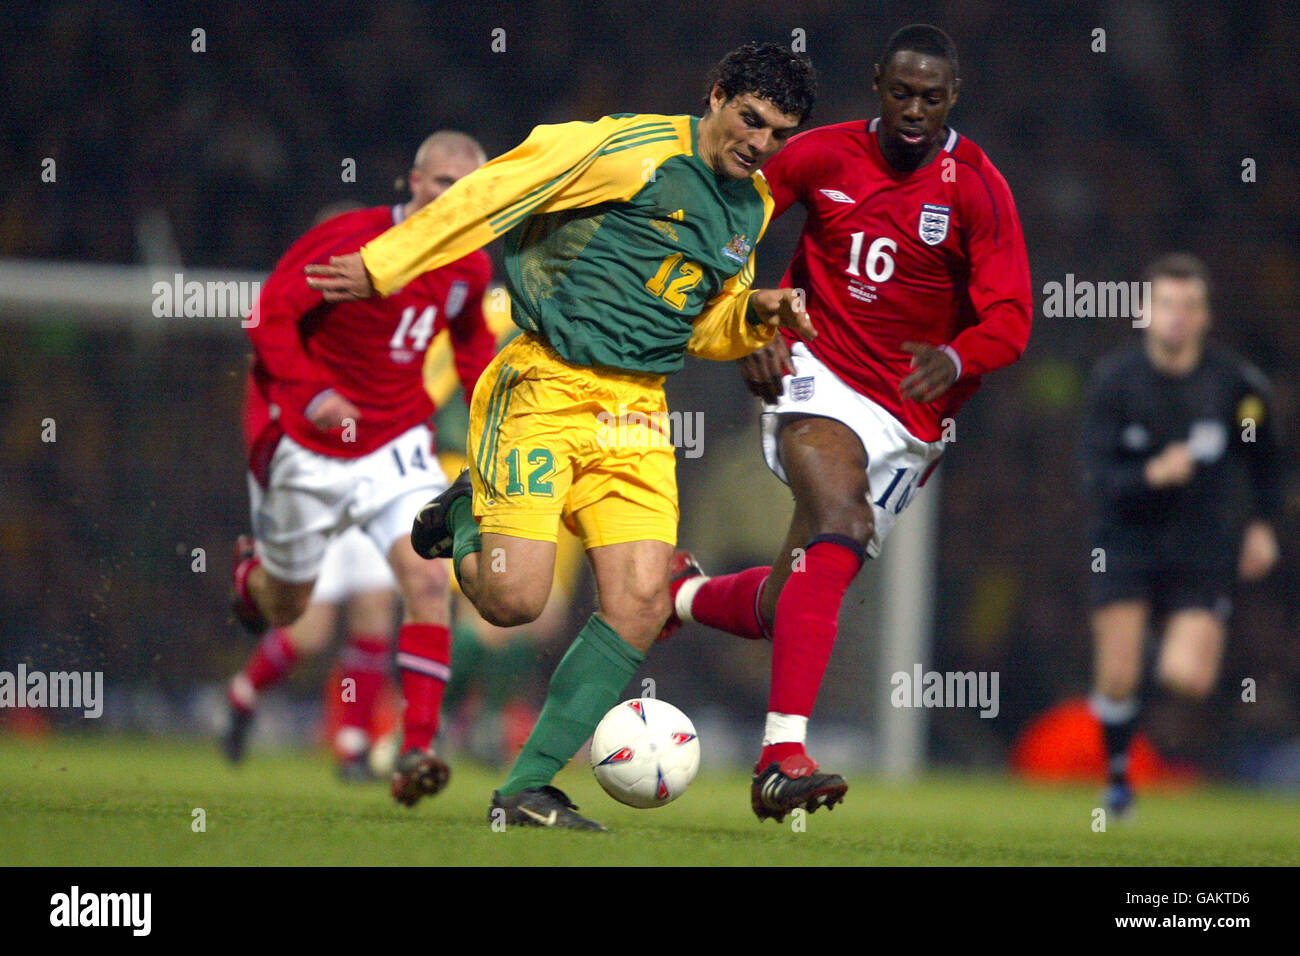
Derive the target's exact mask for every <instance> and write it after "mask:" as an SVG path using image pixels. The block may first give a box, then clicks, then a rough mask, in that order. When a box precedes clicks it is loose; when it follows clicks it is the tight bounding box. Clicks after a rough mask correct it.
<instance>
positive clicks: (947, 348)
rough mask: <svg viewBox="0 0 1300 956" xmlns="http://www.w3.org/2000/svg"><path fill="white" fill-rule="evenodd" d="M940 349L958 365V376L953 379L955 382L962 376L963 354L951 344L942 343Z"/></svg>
mask: <svg viewBox="0 0 1300 956" xmlns="http://www.w3.org/2000/svg"><path fill="white" fill-rule="evenodd" d="M939 351H940V352H943V353H944V354H945V355H947V356H948V358H950V359H952V364H953V365H955V366H957V377H956V378H954V379H953V381H954V382H955V381H957V379H958V378H961V356H960V355H958V354H957V350H956V349H955V348H953V347H952V346H951V345H940V346H939Z"/></svg>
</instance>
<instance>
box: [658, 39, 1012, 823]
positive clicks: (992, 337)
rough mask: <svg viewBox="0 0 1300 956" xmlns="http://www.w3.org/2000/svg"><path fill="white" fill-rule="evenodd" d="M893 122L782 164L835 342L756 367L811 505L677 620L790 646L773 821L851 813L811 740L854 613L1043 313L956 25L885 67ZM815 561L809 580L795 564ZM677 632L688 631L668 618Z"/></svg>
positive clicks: (766, 795)
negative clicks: (862, 582)
mask: <svg viewBox="0 0 1300 956" xmlns="http://www.w3.org/2000/svg"><path fill="white" fill-rule="evenodd" d="M874 87H875V91H876V93H877V95H878V96H879V98H880V116H879V117H877V118H875V119H872V120H870V121H869V122H867V121H861V120H858V121H854V122H851V123H842V124H839V125H835V126H826V127H822V128H819V129H814V130H809V131H808V132H805V133H803V134H801V135H798V136H795V137H794V138H792V139H791V141H790V143H789V144H788V145H787V146H786V148H785V149H784V150H783V151H782V152H781V153H779V154H777V156H776V157H775V158H774V159H773V160H772V161H771V162H769V163H768V164H767V166H765V167H764V169H763V175H764V176H765V177H766V178H767V180H768V182H769V183H770V184H771V187H772V195H773V198H774V199H775V202H776V209H775V213H774V215H778V216H779V215H780V214H781V213H782V212H784V211H785V210H786V209H788V208H789V207H790V206H791V205H793V204H794V203H801V204H802V205H803V206H804V207H805V208H806V209H807V211H808V218H807V221H806V224H805V225H804V229H803V234H802V235H801V236H800V238H799V243H798V248H797V250H796V252H795V255H794V260H793V261H792V262H791V264H790V268H789V270H788V271H787V272H786V275H785V278H784V279H783V280H782V283H781V284H782V285H783V286H790V287H794V288H799V289H803V290H805V292H806V295H807V310H808V315H809V317H810V318H811V319H812V322H813V325H814V326H815V327H816V328H817V329H818V331H819V332H820V334H819V336H818V337H817V339H816V340H815V341H812V342H808V343H804V342H801V341H799V340H797V339H795V338H793V337H790V336H786V337H785V338H782V337H780V336H778V338H777V340H776V341H775V342H773V343H772V345H770V346H768V347H766V348H764V349H762V350H760V351H759V352H756V353H754V355H752V356H750V357H748V358H745V359H742V360H741V365H742V370H743V374H744V377H745V380H746V383H747V384H748V386H749V388H750V390H751V391H753V392H754V393H755V394H757V395H758V396H759V397H761V398H763V399H764V401H765V402H767V403H768V404H767V407H766V410H765V412H764V415H763V437H764V453H765V457H766V459H767V462H768V465H769V466H770V467H771V468H772V470H773V471H774V472H775V473H776V474H777V476H778V477H780V478H781V479H783V480H784V481H786V482H787V483H788V484H789V485H790V488H791V491H792V492H793V494H794V499H795V512H794V518H793V520H792V522H791V525H790V530H789V533H788V534H787V536H786V540H785V543H784V545H783V546H782V549H781V552H780V555H779V556H778V558H777V560H776V561H775V562H774V563H773V565H772V567H770V568H767V567H762V568H751V569H749V570H748V571H743V572H741V573H739V574H733V575H728V576H725V577H715V578H707V577H705V576H704V575H703V574H701V573H699V567H698V565H696V564H695V563H694V561H693V559H692V558H691V557H690V556H689V555H688V554H686V553H685V552H678V553H677V554H676V555H675V556H674V562H675V567H674V570H675V571H676V574H675V577H674V582H673V588H674V603H675V608H674V609H675V612H676V615H677V618H678V619H680V620H685V621H698V622H700V623H703V624H709V625H711V626H713V627H716V628H720V629H721V630H724V631H729V632H731V633H734V634H739V635H741V636H743V637H748V638H760V637H770V638H771V640H772V645H773V646H772V684H771V693H770V697H769V702H768V715H767V723H766V729H765V732H764V738H763V749H762V753H761V754H760V756H759V759H758V764H757V766H756V767H755V774H754V779H753V784H752V788H751V798H752V804H753V808H754V812H755V813H756V814H757V815H758V817H759V819H760V820H761V819H764V818H765V817H769V816H771V817H775V818H777V819H778V820H779V819H781V818H782V817H783V816H784V814H785V813H787V812H789V811H790V810H793V809H795V808H796V807H803V808H806V809H808V810H814V809H816V808H817V807H819V806H823V805H833V804H834V803H835V802H837V801H838V800H839V799H841V798H842V797H843V795H844V792H845V791H846V790H847V785H846V784H845V782H844V779H843V778H842V777H841V776H839V775H838V774H825V773H821V772H819V770H818V766H817V764H816V762H815V761H813V760H812V758H811V757H809V756H808V754H807V753H806V751H805V749H804V740H805V733H806V727H807V723H808V718H809V716H810V715H811V714H812V709H813V703H814V701H815V700H816V697H817V691H818V688H819V687H820V685H821V681H822V676H823V675H824V673H825V670H826V664H827V661H828V660H829V658H830V653H831V646H832V644H833V643H834V640H835V631H836V621H837V618H838V616H839V611H840V604H841V602H842V600H843V598H844V594H845V592H846V591H847V590H848V587H849V584H850V583H851V582H852V580H853V578H854V577H855V576H856V575H857V573H858V571H859V569H860V568H861V567H862V563H863V560H864V558H865V557H868V556H872V557H874V556H875V555H877V554H879V551H880V546H881V543H882V541H883V540H884V538H885V535H886V534H887V533H888V532H889V530H890V528H891V526H892V525H893V523H894V522H895V520H896V519H897V518H898V516H899V514H901V513H902V511H903V509H904V508H905V507H906V506H907V505H908V503H909V502H910V501H912V500H913V498H914V497H915V495H916V493H917V491H918V490H919V489H920V488H921V487H922V486H923V485H924V484H925V481H926V479H927V478H928V477H929V475H930V473H931V472H932V471H933V470H934V467H935V466H936V465H937V464H938V461H939V458H940V456H941V455H942V454H943V449H944V443H943V437H944V430H945V425H946V422H947V421H948V420H950V419H951V418H952V416H953V415H954V414H955V413H956V412H957V410H958V409H959V408H960V407H961V406H962V404H963V403H964V402H965V401H966V400H967V399H968V398H970V396H971V395H972V394H973V393H974V392H975V390H976V389H977V388H979V385H980V381H981V379H982V378H983V376H984V375H985V374H987V373H988V372H991V371H993V370H994V369H998V368H1001V367H1002V366H1004V365H1007V364H1009V363H1011V362H1014V361H1015V360H1016V359H1018V358H1019V357H1020V355H1021V353H1022V352H1023V350H1024V348H1025V345H1026V342H1027V340H1028V338H1029V328H1030V321H1031V315H1032V310H1033V305H1032V298H1031V294H1030V286H1029V265H1028V258H1027V255H1026V253H1025V243H1024V236H1023V234H1022V232H1021V228H1020V222H1019V218H1018V216H1017V214H1016V208H1015V203H1014V202H1013V200H1012V198H1011V191H1010V189H1009V188H1008V187H1007V184H1006V181H1005V180H1004V179H1003V178H1002V175H1001V174H1000V173H999V172H998V171H997V169H995V168H994V166H993V164H992V163H991V162H990V161H989V159H988V157H986V156H985V155H984V153H983V151H982V150H980V148H979V147H978V146H976V145H975V144H974V143H972V142H971V141H970V140H968V139H966V138H965V137H963V136H961V135H959V134H958V133H957V132H956V131H955V130H953V129H951V128H949V127H948V126H947V118H948V111H949V110H950V109H952V107H953V104H955V103H956V102H957V93H958V89H959V87H960V79H959V78H958V69H957V51H956V48H955V47H954V45H953V43H952V40H951V39H949V38H948V36H947V35H946V34H945V33H943V31H941V30H939V29H937V28H935V27H932V26H925V25H914V26H909V27H904V28H903V29H902V30H899V31H898V32H897V33H895V34H894V36H893V37H891V38H890V40H889V42H888V43H887V44H886V48H885V52H884V54H883V56H882V57H881V58H880V61H879V62H878V63H877V64H876V68H875V80H874ZM796 570H797V573H795V572H796ZM675 623H676V621H675V620H673V621H670V626H671V625H672V624H675Z"/></svg>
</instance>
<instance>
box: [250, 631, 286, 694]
mask: <svg viewBox="0 0 1300 956" xmlns="http://www.w3.org/2000/svg"><path fill="white" fill-rule="evenodd" d="M297 659H298V654H297V652H296V651H294V649H293V645H292V644H290V643H289V629H288V628H285V627H273V628H271V630H269V631H267V632H266V636H265V637H263V638H262V643H261V644H258V645H257V650H255V651H253V656H252V657H250V658H249V659H248V662H247V663H246V664H244V669H243V671H242V673H243V675H244V676H245V677H247V678H248V682H249V683H250V684H252V685H253V690H261V689H262V688H263V687H267V686H269V685H271V684H275V683H278V682H279V681H281V680H283V679H284V678H285V676H286V675H287V674H288V673H289V671H290V670H292V669H293V664H294V661H296V660H297Z"/></svg>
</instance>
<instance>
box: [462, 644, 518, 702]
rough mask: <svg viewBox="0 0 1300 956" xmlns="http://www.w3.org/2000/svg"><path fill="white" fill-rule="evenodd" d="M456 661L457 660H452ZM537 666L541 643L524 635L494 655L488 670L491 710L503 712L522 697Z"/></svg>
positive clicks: (488, 700) (485, 668)
mask: <svg viewBox="0 0 1300 956" xmlns="http://www.w3.org/2000/svg"><path fill="white" fill-rule="evenodd" d="M455 659H456V658H455V657H453V658H452V660H455ZM536 666H537V644H536V643H535V642H534V641H533V639H532V638H531V637H529V636H527V635H526V634H525V635H520V636H518V637H516V638H514V639H513V640H512V641H511V642H510V643H509V644H507V645H506V646H505V647H502V648H498V649H496V650H494V651H493V652H492V656H491V663H489V664H488V665H487V666H486V667H484V673H483V677H484V679H485V680H486V682H487V706H488V709H489V710H501V709H502V708H503V707H505V705H506V704H507V703H509V702H510V700H511V698H513V697H516V696H517V695H518V694H519V689H520V688H521V687H524V686H525V685H526V683H527V681H528V678H529V677H530V676H531V675H532V673H533V671H534V670H535V669H536Z"/></svg>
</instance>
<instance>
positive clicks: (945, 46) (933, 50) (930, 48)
mask: <svg viewBox="0 0 1300 956" xmlns="http://www.w3.org/2000/svg"><path fill="white" fill-rule="evenodd" d="M902 50H907V51H908V52H910V53H924V54H926V55H927V56H937V57H941V58H942V59H945V60H947V61H948V62H949V63H951V64H952V78H953V79H954V80H955V79H957V77H958V76H959V75H960V74H959V73H958V72H957V44H955V43H953V42H952V37H950V36H948V34H946V33H944V32H943V31H942V30H940V29H939V28H938V27H932V26H930V24H928V23H913V24H911V25H910V26H906V27H903V28H902V29H900V30H898V31H896V32H895V33H894V35H893V36H891V37H890V38H889V39H888V40H887V41H886V42H885V52H884V53H882V54H881V56H880V59H879V60H877V61H876V62H877V63H879V64H880V68H881V69H882V70H883V69H884V68H885V66H886V65H888V63H889V61H890V60H891V59H893V56H894V54H895V53H898V52H900V51H902Z"/></svg>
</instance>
